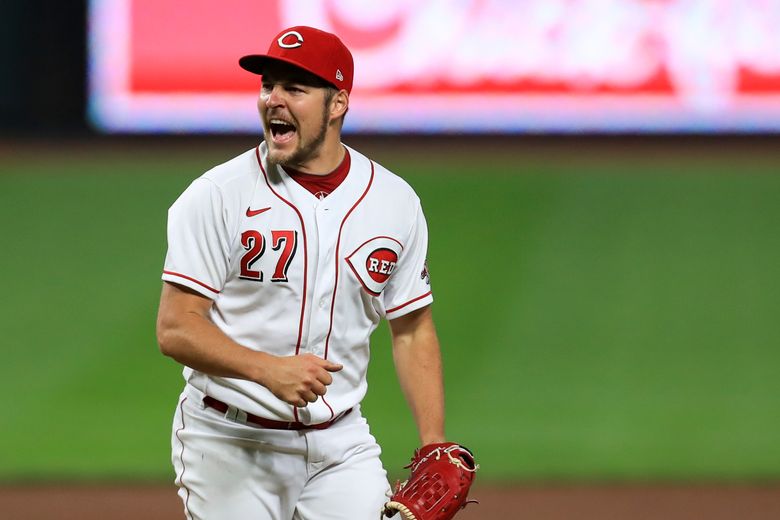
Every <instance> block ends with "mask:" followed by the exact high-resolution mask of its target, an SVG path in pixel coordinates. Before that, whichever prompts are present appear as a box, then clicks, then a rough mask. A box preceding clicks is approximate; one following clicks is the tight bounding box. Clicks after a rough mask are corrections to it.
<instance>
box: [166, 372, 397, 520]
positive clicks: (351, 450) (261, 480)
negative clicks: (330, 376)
mask: <svg viewBox="0 0 780 520" xmlns="http://www.w3.org/2000/svg"><path fill="white" fill-rule="evenodd" d="M171 444H172V460H173V466H174V469H175V471H176V484H177V485H178V486H179V496H180V497H181V499H182V501H183V502H184V512H185V515H186V517H187V519H188V520H376V519H378V518H380V511H381V509H382V506H383V504H384V503H385V502H386V500H387V496H388V493H389V491H390V486H389V484H388V481H387V474H386V472H385V470H384V469H383V468H382V463H381V461H380V459H379V454H380V452H381V450H380V448H379V445H378V444H377V443H376V440H375V439H374V437H373V436H372V435H371V433H370V432H369V429H368V424H367V422H366V420H365V418H363V416H362V415H361V413H360V408H359V407H357V408H356V409H353V410H352V412H351V413H349V414H347V415H346V416H344V417H343V418H342V419H340V420H339V421H338V422H336V423H335V424H333V425H332V426H331V427H330V428H328V429H325V430H301V431H288V430H271V429H264V428H259V427H255V426H252V425H246V424H241V423H238V422H235V420H230V419H228V418H226V417H225V414H223V413H221V412H218V411H217V410H214V409H212V408H209V407H206V406H204V404H203V394H202V393H200V392H199V391H198V390H196V389H195V388H193V387H191V386H190V385H187V386H186V387H185V389H184V392H182V395H181V398H180V400H179V404H178V406H177V408H176V414H175V416H174V421H173V432H172V442H171Z"/></svg>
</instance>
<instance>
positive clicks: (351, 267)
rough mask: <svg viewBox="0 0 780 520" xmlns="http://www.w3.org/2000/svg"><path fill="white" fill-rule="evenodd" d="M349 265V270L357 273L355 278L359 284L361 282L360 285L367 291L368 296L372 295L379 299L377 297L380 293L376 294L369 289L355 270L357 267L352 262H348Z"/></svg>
mask: <svg viewBox="0 0 780 520" xmlns="http://www.w3.org/2000/svg"><path fill="white" fill-rule="evenodd" d="M347 265H348V266H349V268H350V269H352V272H353V273H355V278H357V280H358V282H360V285H362V286H363V289H364V290H365V291H366V292H367V293H368V294H370V295H371V296H374V297H377V296H379V294H380V293H378V292H374V291H372V290H371V289H369V288H368V287H366V284H364V283H363V279H362V278H361V277H360V275H359V274H358V272H357V270H356V269H355V266H354V265H352V262H347Z"/></svg>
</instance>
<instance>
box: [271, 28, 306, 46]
mask: <svg viewBox="0 0 780 520" xmlns="http://www.w3.org/2000/svg"><path fill="white" fill-rule="evenodd" d="M288 36H295V39H296V42H295V43H284V39H285V38H287V37H288ZM276 43H278V44H279V47H281V48H283V49H294V48H296V47H300V46H301V45H303V36H301V33H299V32H298V31H287V32H286V33H284V34H283V35H281V36H279V39H278V40H276Z"/></svg>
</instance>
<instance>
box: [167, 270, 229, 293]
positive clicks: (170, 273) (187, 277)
mask: <svg viewBox="0 0 780 520" xmlns="http://www.w3.org/2000/svg"><path fill="white" fill-rule="evenodd" d="M163 274H169V275H171V276H178V277H180V278H184V279H185V280H189V281H191V282H195V283H196V284H198V285H200V286H201V287H205V288H206V289H208V290H209V291H211V292H213V293H214V294H219V291H218V290H216V289H214V288H213V287H209V286H208V285H206V284H205V283H203V282H201V281H199V280H196V279H195V278H192V277H190V276H187V275H186V274H181V273H174V272H173V271H163Z"/></svg>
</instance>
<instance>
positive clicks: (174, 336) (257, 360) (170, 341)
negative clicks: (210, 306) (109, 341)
mask: <svg viewBox="0 0 780 520" xmlns="http://www.w3.org/2000/svg"><path fill="white" fill-rule="evenodd" d="M157 338H158V343H159V345H160V350H161V351H162V353H163V354H165V355H166V356H169V357H171V358H173V359H175V360H176V361H178V362H179V363H181V364H183V365H186V366H188V367H190V368H193V369H195V370H198V371H200V372H204V373H206V374H210V375H214V376H220V377H235V378H240V379H247V380H251V381H258V380H259V379H262V378H263V367H264V366H265V365H266V364H267V362H268V361H270V360H264V359H261V358H263V357H268V358H270V355H269V354H265V353H262V352H255V351H253V350H251V349H248V348H246V347H244V346H242V345H240V344H238V343H236V342H235V341H233V340H231V339H230V338H229V337H227V336H226V335H225V334H224V333H223V332H222V331H221V330H219V328H217V326H216V325H214V324H213V323H212V322H211V321H209V320H208V319H207V318H205V317H203V316H200V315H198V314H195V313H185V315H183V316H181V315H180V316H177V317H176V318H175V319H169V320H165V319H163V318H161V319H160V320H158V325H157Z"/></svg>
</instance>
